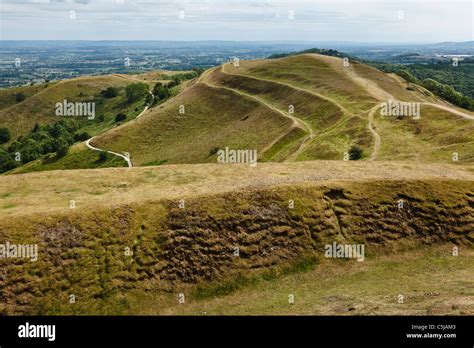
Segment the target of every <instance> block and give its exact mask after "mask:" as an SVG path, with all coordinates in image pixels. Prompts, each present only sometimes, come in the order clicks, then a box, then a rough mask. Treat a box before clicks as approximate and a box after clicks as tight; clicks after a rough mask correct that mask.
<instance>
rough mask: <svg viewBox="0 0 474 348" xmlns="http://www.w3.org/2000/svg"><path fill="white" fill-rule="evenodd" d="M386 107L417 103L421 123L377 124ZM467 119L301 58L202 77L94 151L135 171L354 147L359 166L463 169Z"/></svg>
mask: <svg viewBox="0 0 474 348" xmlns="http://www.w3.org/2000/svg"><path fill="white" fill-rule="evenodd" d="M389 100H391V101H403V102H409V103H420V104H421V106H420V109H421V115H420V119H418V120H413V119H411V118H408V117H405V118H395V117H386V116H382V115H381V113H380V105H381V103H387V102H388V101H389ZM180 110H181V113H180ZM270 115H271V116H270ZM472 120H474V114H473V113H471V112H468V111H465V110H460V109H458V108H454V107H452V106H450V105H448V104H447V103H445V102H443V101H440V100H438V99H436V98H435V97H433V95H432V94H431V93H429V92H427V91H426V90H425V89H423V88H422V87H419V86H417V85H413V84H409V83H407V82H405V81H403V80H402V79H400V78H398V77H396V76H392V75H389V74H385V73H382V72H380V71H378V70H376V69H374V68H371V67H368V66H366V65H364V64H361V63H358V62H349V64H346V63H345V61H344V60H343V59H341V58H336V57H328V56H321V55H316V54H304V55H296V56H290V57H285V58H280V59H270V60H257V61H240V62H239V63H238V64H233V63H228V64H225V65H223V66H221V67H216V68H213V69H210V70H208V71H206V72H205V73H204V74H203V75H202V76H200V77H199V79H197V81H194V83H191V84H189V86H188V88H187V90H185V91H184V92H183V93H182V94H181V95H180V96H178V97H177V98H175V99H173V100H170V101H169V102H168V103H166V105H163V106H162V107H161V108H155V109H151V110H149V111H148V112H147V113H146V114H145V115H144V117H142V118H141V119H140V120H137V121H135V122H130V123H129V124H126V125H124V126H123V127H120V128H117V129H114V130H113V131H111V132H107V133H105V134H103V135H102V136H100V137H97V138H95V139H94V140H93V145H94V146H97V147H99V148H102V149H108V150H112V151H117V152H120V153H123V152H128V153H130V154H131V158H132V162H133V164H134V165H144V164H147V163H155V164H157V163H166V164H170V163H204V162H215V161H216V155H215V151H216V149H222V148H225V147H229V148H234V149H255V150H257V151H258V157H259V161H277V162H281V161H295V160H296V161H301V160H314V159H331V160H342V159H344V158H345V157H347V153H348V152H350V150H351V148H354V147H357V148H360V149H361V150H362V159H370V160H377V159H384V160H390V159H396V158H400V159H410V160H422V161H429V162H451V161H452V158H453V152H456V153H457V154H458V158H459V161H462V162H470V161H473V156H474V143H473V142H472V139H471V137H470V135H469V134H470V133H472V132H470V130H471V129H472V127H473V124H474V122H472ZM219 122H220V123H219ZM145 149H146V150H145ZM438 150H439V151H438Z"/></svg>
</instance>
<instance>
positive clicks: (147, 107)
mask: <svg viewBox="0 0 474 348" xmlns="http://www.w3.org/2000/svg"><path fill="white" fill-rule="evenodd" d="M148 93H150V95H151V96H152V97H154V95H153V93H152V92H151V91H148ZM149 108H150V105H146V106H145V108H144V109H143V111H142V112H140V114H138V115H137V117H135V118H134V119H133V120H137V119H139V118H140V117H142V116H143V115H144V114H145V112H147V110H148V109H149ZM94 138H95V137H92V138H90V139H88V140H86V142H85V144H86V146H87V147H88V148H89V149H91V150H94V151H100V152H107V153H110V154H112V155H115V156H118V157H120V158H123V159H124V160H125V162H127V165H128V168H132V167H133V164H132V160H131V159H130V156H126V155H124V154H120V153H118V152H113V151H109V150H104V149H99V148H98V147H94V146H92V145H91V144H90V142H91V141H92V139H94Z"/></svg>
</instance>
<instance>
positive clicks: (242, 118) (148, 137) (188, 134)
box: [93, 84, 290, 165]
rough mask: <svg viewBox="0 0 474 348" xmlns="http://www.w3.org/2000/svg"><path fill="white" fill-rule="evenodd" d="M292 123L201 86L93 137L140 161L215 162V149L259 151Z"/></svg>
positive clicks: (250, 102)
mask: <svg viewBox="0 0 474 348" xmlns="http://www.w3.org/2000/svg"><path fill="white" fill-rule="evenodd" d="M180 105H183V106H184V107H185V114H180V113H179V106H180ZM289 124H290V121H289V120H287V119H285V118H284V117H283V116H281V115H279V114H278V113H277V112H275V111H272V110H270V109H268V108H265V107H264V106H262V105H260V104H259V103H258V102H256V101H254V100H252V99H249V98H245V97H242V96H239V95H237V94H235V93H233V92H230V91H225V90H219V89H215V88H212V87H209V86H206V85H201V84H200V85H193V86H192V87H190V88H188V89H186V90H185V91H184V92H183V93H182V94H180V95H179V96H177V97H175V98H174V99H173V100H171V101H170V102H169V103H166V104H165V105H163V106H160V107H158V108H154V109H152V110H151V111H150V112H148V113H147V114H145V115H144V116H143V117H141V118H140V119H138V120H136V121H134V122H132V123H130V124H126V125H124V126H123V127H120V128H117V129H115V130H113V131H111V132H108V133H106V134H104V135H103V136H101V137H98V138H97V139H94V142H93V145H94V146H97V147H99V148H106V149H110V150H112V151H121V152H124V151H127V152H130V154H131V158H132V161H133V162H134V164H136V165H143V164H147V163H149V162H157V161H166V163H203V162H215V161H216V156H212V155H211V150H212V149H213V148H215V147H218V148H224V147H225V146H228V147H229V148H232V149H256V150H261V149H262V148H264V147H265V145H267V144H268V143H270V142H271V141H272V140H273V139H274V138H276V137H277V136H279V135H280V134H282V133H283V132H284V131H285V130H286V129H287V128H288V127H289ZM144 149H146V151H144Z"/></svg>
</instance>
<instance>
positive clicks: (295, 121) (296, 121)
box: [197, 66, 315, 159]
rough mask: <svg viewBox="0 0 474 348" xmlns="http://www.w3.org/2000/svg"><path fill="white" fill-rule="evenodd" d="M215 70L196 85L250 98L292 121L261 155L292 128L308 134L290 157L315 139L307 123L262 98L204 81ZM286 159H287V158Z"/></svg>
mask: <svg viewBox="0 0 474 348" xmlns="http://www.w3.org/2000/svg"><path fill="white" fill-rule="evenodd" d="M215 69H217V68H213V69H209V70H207V71H206V72H204V73H203V74H202V75H201V76H200V78H199V79H198V81H197V82H198V83H203V84H205V85H207V86H209V87H211V88H222V89H225V90H228V91H231V92H233V93H237V94H240V95H242V96H244V97H246V98H250V99H253V100H256V101H257V102H259V103H260V104H263V105H264V106H265V107H267V108H269V109H271V110H273V111H275V112H277V113H279V114H280V115H282V116H283V117H285V118H288V119H290V120H291V121H292V126H291V127H290V129H289V130H288V131H287V132H285V133H283V134H281V135H280V136H278V138H276V139H275V140H274V141H272V143H270V144H269V145H267V146H266V147H265V148H264V149H263V150H262V153H265V152H266V151H267V150H269V149H270V148H271V147H272V146H273V145H275V144H276V143H277V142H278V141H279V140H281V139H282V138H283V137H284V136H285V135H287V134H288V132H290V131H291V129H292V128H294V127H297V128H300V129H302V130H303V131H305V132H306V133H308V135H307V136H306V137H305V138H304V139H303V140H302V141H301V144H300V146H299V148H298V149H297V150H296V151H295V153H293V154H292V155H291V157H293V156H297V155H298V154H299V153H300V152H301V150H302V149H303V147H304V146H305V145H306V143H307V142H308V141H309V140H312V139H313V138H314V137H315V133H314V130H313V128H311V126H310V125H309V124H308V123H307V122H305V121H303V120H301V119H299V118H297V117H295V116H292V115H291V114H290V113H288V112H285V111H282V110H280V109H278V108H276V107H275V106H273V105H272V104H270V103H268V102H266V101H265V100H263V99H262V98H260V97H257V96H254V95H251V94H248V93H246V92H242V91H240V90H238V89H234V88H230V87H225V86H216V85H213V84H211V83H209V81H208V80H207V79H206V77H207V75H208V74H209V73H211V72H212V71H214V70H215ZM220 69H221V71H222V72H223V73H225V74H226V72H225V71H224V70H223V66H221V67H220ZM287 159H288V158H287Z"/></svg>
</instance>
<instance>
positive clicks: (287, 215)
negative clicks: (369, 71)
mask: <svg viewBox="0 0 474 348" xmlns="http://www.w3.org/2000/svg"><path fill="white" fill-rule="evenodd" d="M473 182H474V171H473V168H472V166H471V167H463V166H454V165H445V164H411V163H403V162H372V163H370V162H360V163H354V162H342V161H327V162H324V161H322V162H320V161H316V162H300V163H281V164H280V163H269V164H259V165H258V166H257V167H255V168H252V167H248V166H245V165H219V164H203V165H174V166H161V167H148V168H132V169H124V168H115V169H96V170H83V171H56V172H43V173H31V174H23V175H11V176H4V177H2V180H0V207H1V209H0V216H1V221H2V223H1V224H0V238H1V240H8V241H9V242H10V243H18V244H37V245H38V260H37V261H36V262H30V260H24V259H4V258H2V259H0V265H1V267H0V289H2V291H1V292H0V300H1V301H0V312H1V313H3V314H40V313H41V314H68V313H69V314H87V313H89V314H93V313H95V314H97V313H102V314H117V313H121V314H144V313H145V314H166V313H168V314H169V313H191V314H202V312H204V311H206V310H209V311H210V313H209V314H217V313H223V314H230V313H247V314H248V313H254V314H261V313H266V314H277V313H287V314H288V313H289V312H288V310H289V308H288V307H287V306H288V302H287V301H288V295H289V294H296V295H297V303H298V305H297V306H296V307H295V308H294V309H293V311H292V313H293V314H346V312H348V311H350V308H351V307H353V306H355V307H354V308H353V311H352V313H359V312H360V311H361V309H362V308H367V311H368V312H369V313H386V312H391V313H399V314H400V313H406V312H405V311H411V312H412V313H413V312H414V313H426V312H427V311H428V310H430V308H432V306H433V304H432V302H430V301H421V300H417V296H422V298H424V297H423V296H424V295H423V294H424V293H427V292H435V293H438V294H440V293H441V296H442V298H443V301H447V302H446V303H444V304H443V306H438V307H436V308H438V309H437V310H438V313H440V314H447V313H457V314H468V313H473V310H474V308H473V306H472V300H471V301H470V302H469V298H471V299H472V290H470V287H471V288H472V277H469V276H468V275H469V274H470V273H472V267H471V265H472V257H471V259H469V257H468V256H469V255H471V254H472V250H473V242H474V235H473V233H474V219H473V216H474V185H473ZM71 200H72V201H74V204H73V205H72V206H71ZM400 200H403V202H404V204H403V206H402V207H400V203H399V202H400ZM290 202H293V204H290ZM333 242H335V243H349V244H359V245H361V244H362V245H364V246H365V254H364V255H365V256H364V257H365V260H366V261H365V262H358V261H357V260H353V259H352V260H351V259H344V260H341V259H335V258H327V257H326V256H325V245H327V244H331V243H333ZM453 246H456V247H457V248H459V250H460V256H459V257H454V256H453V255H452V248H453ZM236 248H238V249H236ZM236 250H238V253H237V254H236ZM426 258H428V260H432V262H435V263H436V267H434V266H433V265H432V266H431V267H430V266H429V262H427V261H426ZM404 260H411V261H410V265H418V266H419V269H417V268H416V267H414V266H413V267H414V268H415V269H412V270H411V271H409V270H408V269H407V268H406V267H407V264H406V263H404ZM404 265H405V266H404ZM470 268H471V270H470ZM427 269H429V270H430V271H429V272H427V271H426V270H427ZM367 270H372V271H371V272H370V273H368V272H367ZM423 272H425V273H423ZM428 273H429V275H430V276H429V277H427V275H428ZM348 274H349V277H350V278H349V279H352V282H353V283H352V286H351V285H350V284H349V283H348V282H347V281H345V280H344V279H346V277H347V276H348ZM369 274H370V277H369ZM423 274H424V275H423ZM450 274H451V275H450ZM463 274H464V275H463ZM448 275H450V276H449V277H447V278H443V277H445V276H448ZM457 276H458V277H460V278H456V277H457ZM367 277H369V278H367ZM387 277H388V278H387ZM329 278H331V279H333V281H328V280H327V279H329ZM440 278H442V279H444V281H442V282H440V281H439V279H440ZM324 279H326V280H324ZM388 279H391V281H389V280H388ZM456 279H457V281H456ZM448 280H449V281H448ZM262 282H263V283H262ZM318 282H321V284H320V285H316V284H318ZM338 282H342V284H343V286H341V287H338V288H337V289H338V290H337V291H335V290H334V291H335V292H334V294H332V295H331V292H330V291H329V290H330V289H333V288H334V287H335V284H337V283H338ZM368 282H369V283H370V284H372V282H375V284H379V283H377V282H380V286H374V285H373V284H372V285H371V287H370V288H369V287H368V284H369V283H368ZM262 286H264V287H269V288H273V289H275V292H274V296H277V297H278V299H277V298H272V297H270V298H268V299H266V300H264V301H263V302H261V303H260V305H258V306H255V307H246V306H251V305H252V304H256V303H257V302H256V301H255V299H253V296H256V298H259V299H263V297H262V296H263V295H264V294H265V292H264V291H263V292H262V291H258V289H259V288H261V287H262ZM314 286H316V287H314ZM325 287H326V290H325ZM290 289H293V290H290ZM350 289H353V290H354V289H362V290H361V291H359V290H358V291H354V294H353V295H352V296H351V297H350V298H347V296H348V295H347V294H349V293H351V292H350ZM369 289H370V291H369ZM345 290H346V291H349V292H344V291H345ZM287 291H290V292H289V293H288V292H287ZM445 292H446V293H449V296H447V297H446V296H445ZM180 293H181V294H185V298H186V304H180V303H179V302H178V294H180ZM246 293H247V294H252V298H250V299H245V297H244V296H245V294H246ZM315 294H317V295H318V296H316V295H315ZM399 294H404V295H405V296H406V299H407V305H406V306H398V307H397V306H396V303H397V302H396V301H397V296H398V295H399ZM71 295H74V296H75V299H76V302H75V303H74V304H71V303H70V302H69V298H70V296H71ZM229 296H230V297H229ZM319 296H321V297H319ZM328 296H329V297H328ZM330 296H333V297H332V298H330ZM470 296H471V297H470ZM280 297H281V298H280ZM227 298H228V299H229V302H228V303H227V304H226V303H225V302H226V299H227ZM413 298H414V299H415V300H413ZM239 299H240V300H239ZM371 299H372V301H373V300H376V302H377V304H378V306H379V307H377V306H376V305H375V304H374V302H372V301H371ZM239 301H240V304H239ZM285 301H286V305H285ZM301 301H303V302H301ZM413 301H415V302H416V305H415V306H410V305H408V304H411V303H412V302H413ZM304 304H306V306H305V305H304ZM241 305H242V306H243V307H242V306H241ZM454 306H456V307H454ZM245 308H247V309H245Z"/></svg>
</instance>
